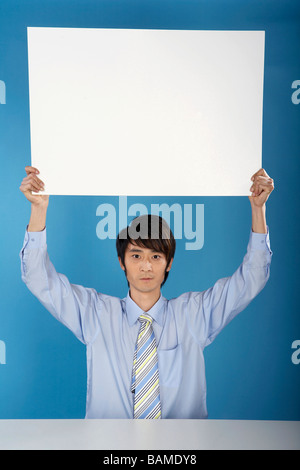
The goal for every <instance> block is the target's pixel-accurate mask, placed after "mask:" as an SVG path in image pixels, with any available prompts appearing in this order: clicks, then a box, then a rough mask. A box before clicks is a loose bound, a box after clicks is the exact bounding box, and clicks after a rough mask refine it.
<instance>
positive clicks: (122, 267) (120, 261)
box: [118, 256, 125, 271]
mask: <svg viewBox="0 0 300 470" xmlns="http://www.w3.org/2000/svg"><path fill="white" fill-rule="evenodd" d="M118 260H119V263H120V266H121V269H123V271H125V266H124V264H123V263H122V260H121V258H120V256H118Z"/></svg>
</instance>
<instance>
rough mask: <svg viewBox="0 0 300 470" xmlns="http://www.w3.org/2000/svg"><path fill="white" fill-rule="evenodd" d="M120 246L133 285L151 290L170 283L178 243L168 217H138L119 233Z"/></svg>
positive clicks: (120, 255) (144, 289)
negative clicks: (168, 278)
mask: <svg viewBox="0 0 300 470" xmlns="http://www.w3.org/2000/svg"><path fill="white" fill-rule="evenodd" d="M116 246H117V253H118V258H119V262H120V266H121V268H122V269H123V270H124V272H125V275H126V277H127V281H128V285H129V286H133V287H135V288H137V289H139V290H141V291H143V292H147V291H150V290H153V289H156V288H158V286H159V288H160V287H161V286H162V285H163V284H164V283H165V282H166V280H167V277H168V275H169V271H170V269H171V265H172V262H173V258H174V254H175V247H176V242H175V239H174V236H173V233H172V231H171V229H170V227H169V226H168V224H167V223H166V221H165V220H164V219H162V218H161V217H159V216H156V215H142V216H140V217H136V218H135V219H134V220H133V221H132V222H131V224H130V225H129V226H128V227H127V228H125V229H123V230H122V231H121V232H120V233H119V235H118V238H117V243H116Z"/></svg>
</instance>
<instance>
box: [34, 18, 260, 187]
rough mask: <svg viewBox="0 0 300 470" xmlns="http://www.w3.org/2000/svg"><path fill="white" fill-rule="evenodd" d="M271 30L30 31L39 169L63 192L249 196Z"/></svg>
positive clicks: (257, 162) (257, 150)
mask: <svg viewBox="0 0 300 470" xmlns="http://www.w3.org/2000/svg"><path fill="white" fill-rule="evenodd" d="M264 39H265V35H264V31H195V30H188V31H186V30H140V29H86V28H35V27H34V28H33V27H32V28H31V27H30V28H28V62H29V93H30V94H29V96H30V130H31V158H32V162H31V163H32V165H33V166H35V167H37V168H38V169H39V170H40V173H41V178H42V180H43V181H44V182H45V193H47V194H56V195H127V196H133V195H137V196H152V195H153V196H154V195H161V196H173V195H178V196H202V195H204V196H206V195H207V196H226V195H229V196H234V195H237V196H243V195H249V188H250V177H251V176H252V174H253V173H255V172H256V171H257V170H258V169H259V168H261V167H262V155H261V153H262V115H263V74H264Z"/></svg>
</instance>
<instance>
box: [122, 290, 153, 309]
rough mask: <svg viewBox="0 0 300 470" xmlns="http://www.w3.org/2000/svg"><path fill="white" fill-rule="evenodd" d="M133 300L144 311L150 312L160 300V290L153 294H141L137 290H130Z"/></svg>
mask: <svg viewBox="0 0 300 470" xmlns="http://www.w3.org/2000/svg"><path fill="white" fill-rule="evenodd" d="M129 295H130V297H131V298H132V300H133V301H134V302H135V303H136V304H137V305H138V306H139V307H140V308H141V309H142V310H143V312H148V311H149V310H150V309H151V308H152V307H153V305H154V304H156V302H157V301H158V299H159V298H160V290H159V291H153V292H140V291H137V290H135V289H130V290H129Z"/></svg>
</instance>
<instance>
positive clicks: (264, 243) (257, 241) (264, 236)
mask: <svg viewBox="0 0 300 470" xmlns="http://www.w3.org/2000/svg"><path fill="white" fill-rule="evenodd" d="M249 249H250V250H268V251H269V253H270V254H272V251H271V245H270V235H269V227H268V226H267V233H257V232H253V231H252V230H251V233H250V239H249Z"/></svg>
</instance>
